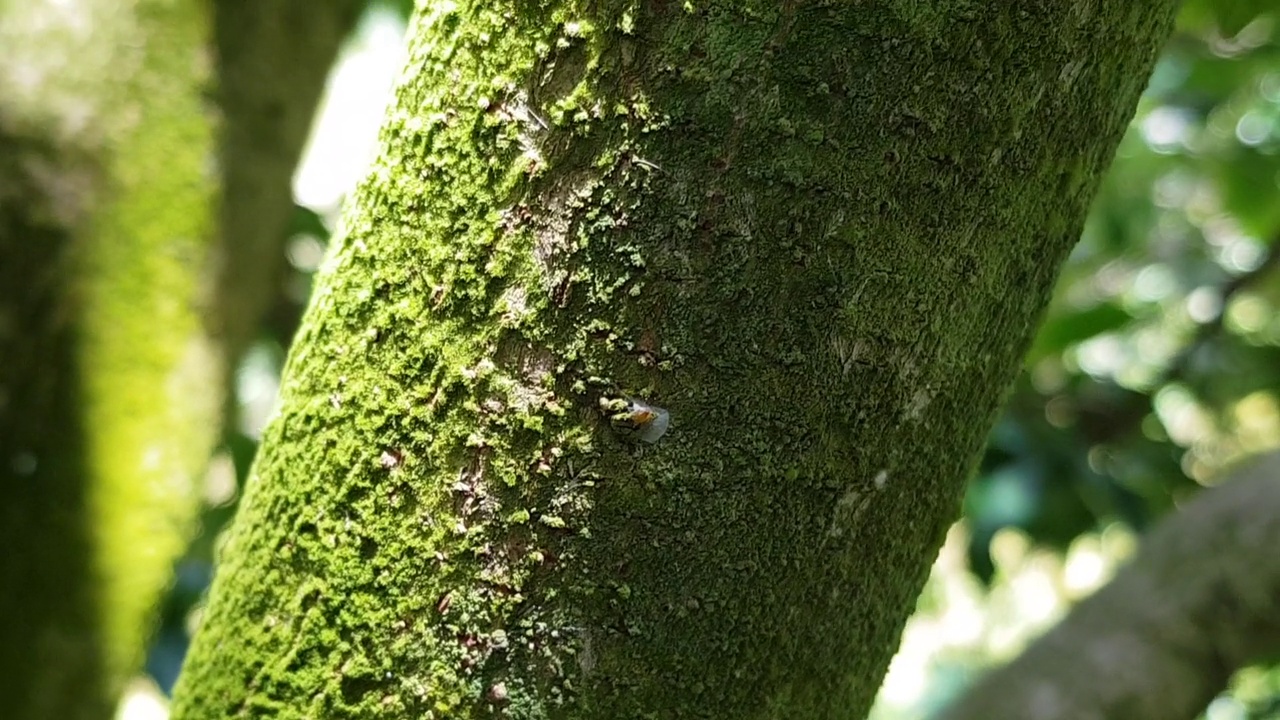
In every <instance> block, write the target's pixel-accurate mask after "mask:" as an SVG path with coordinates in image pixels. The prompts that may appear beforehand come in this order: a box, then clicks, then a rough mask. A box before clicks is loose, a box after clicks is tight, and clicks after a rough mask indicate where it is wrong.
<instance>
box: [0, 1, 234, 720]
mask: <svg viewBox="0 0 1280 720" xmlns="http://www.w3.org/2000/svg"><path fill="white" fill-rule="evenodd" d="M207 35H208V24H207V22H206V18H205V17H204V16H203V15H202V13H201V12H200V8H199V6H198V5H197V4H196V3H187V2H165V1H159V0H157V1H148V0H139V1H135V2H120V1H119V0H102V1H97V2H80V3H71V4H68V3H60V2H27V1H22V2H19V1H18V0H5V1H4V2H0V48H4V50H3V51H2V52H0V547H2V548H3V551H2V552H0V588H2V590H0V637H3V642H0V698H3V703H4V711H3V715H4V717H5V718H12V719H14V720H27V719H31V720H35V719H37V718H40V719H45V718H71V719H80V718H104V717H109V716H110V714H111V712H112V709H113V707H114V702H115V696H116V693H117V692H118V691H119V689H120V686H121V685H122V683H123V680H124V678H125V677H126V676H127V675H128V674H129V673H131V672H134V671H136V670H137V667H138V665H139V663H140V661H141V659H142V652H143V648H144V641H145V639H146V633H147V630H148V628H149V624H150V613H151V610H152V605H153V603H155V602H156V601H157V600H158V598H159V594H160V592H161V591H162V590H163V589H164V586H165V584H166V583H167V581H168V578H169V573H170V569H171V563H172V562H173V560H174V559H175V558H176V557H177V555H178V554H179V553H180V552H181V551H182V549H183V548H184V546H185V541H186V539H187V533H188V531H189V529H190V528H189V524H190V521H191V520H192V519H193V516H194V513H195V511H196V509H197V499H198V483H197V480H198V478H199V477H200V473H201V471H202V470H203V468H204V465H205V463H206V462H207V460H208V456H209V451H210V449H211V445H212V442H213V440H214V438H215V437H216V433H217V422H216V418H217V412H216V411H217V407H218V403H219V402H220V401H221V391H220V390H219V388H218V385H217V383H216V379H217V378H218V377H220V370H218V368H217V365H216V360H217V358H216V355H215V354H214V353H213V351H212V348H211V347H210V345H209V343H208V340H207V336H206V334H205V329H204V327H203V326H202V324H201V321H200V316H199V311H200V307H199V303H200V301H201V300H202V298H201V296H200V290H201V288H202V285H203V283H202V279H203V278H202V277H201V272H202V271H203V270H204V266H205V264H206V262H207V261H206V251H207V248H208V242H207V241H208V239H209V236H210V230H211V228H210V225H209V223H210V218H211V214H212V210H213V207H212V197H213V194H212V188H213V183H212V182H211V181H210V178H209V175H208V170H209V163H210V160H211V154H212V124H211V122H210V120H209V118H208V117H206V116H205V108H204V107H203V105H202V101H201V99H200V98H201V92H202V90H203V83H204V82H205V81H206V80H207V77H206V69H207V67H208V64H209V63H208V57H207V52H206V48H207V44H206V43H207Z"/></svg>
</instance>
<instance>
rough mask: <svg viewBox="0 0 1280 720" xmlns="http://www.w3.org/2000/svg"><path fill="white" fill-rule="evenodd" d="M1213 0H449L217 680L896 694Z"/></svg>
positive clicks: (274, 451) (198, 700)
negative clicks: (1041, 336) (1164, 76)
mask: <svg viewBox="0 0 1280 720" xmlns="http://www.w3.org/2000/svg"><path fill="white" fill-rule="evenodd" d="M1173 5H1174V3H1173V2H1158V3H1148V4H1144V5H1142V6H1137V5H1134V4H1132V3H1125V2H1119V1H1118V0H1116V1H1112V0H1106V1H1104V2H1102V3H1095V4H1093V5H1089V6H1088V7H1087V8H1086V7H1084V6H1078V5H1069V4H1057V3H1041V4H1032V5H1026V4H1022V5H1019V6H1018V7H1016V8H1014V7H1012V6H1009V5H1007V4H1000V3H931V2H913V3H907V2H884V3H856V4H855V3H847V4H829V3H828V4H822V3H798V2H797V3H793V2H782V3H779V2H775V1H774V0H768V1H767V2H766V1H764V0H761V1H760V2H727V1H725V2H701V3H695V2H691V3H684V4H678V3H667V2H646V3H637V2H616V1H614V2H603V3H576V2H547V3H542V4H539V5H536V6H535V5H533V4H530V3H524V2H483V3H482V2H449V3H428V4H426V6H425V10H424V11H423V12H421V14H419V15H418V17H417V18H416V20H415V22H414V24H413V29H412V32H413V42H412V44H411V51H410V61H409V67H408V70H407V72H406V73H405V75H404V77H403V79H402V83H401V85H400V87H399V89H398V94H397V100H396V103H395V105H394V107H393V108H392V110H391V112H390V115H389V117H388V120H387V123H386V125H385V127H384V129H383V133H382V144H383V150H382V155H381V158H380V160H379V161H378V162H377V163H376V165H375V167H374V169H373V170H372V172H371V173H370V175H369V177H368V178H367V179H366V180H365V181H364V182H363V184H362V185H361V187H360V189H359V191H358V194H357V197H356V198H355V201H354V202H353V203H352V204H351V205H350V206H349V207H348V209H347V212H346V215H345V220H344V230H343V234H342V237H341V240H340V241H339V242H338V243H337V244H336V246H335V248H334V252H333V254H332V256H331V257H330V259H329V262H328V264H327V266H326V268H325V270H324V272H323V275H322V278H321V280H320V282H319V284H318V286H317V289H316V292H315V295H314V299H313V302H312V305H311V308H310V309H309V311H308V314H307V318H306V320H305V321H304V325H303V329H302V331H301V333H300V335H299V337H298V339H297V342H296V345H295V347H294V349H293V351H292V354H291V357H290V360H289V363H288V367H287V369H286V373H285V375H286V377H285V380H284V398H283V408H282V410H281V413H280V415H279V417H278V418H276V420H275V421H274V422H273V424H272V425H271V427H270V429H269V431H268V433H267V436H266V438H265V442H264V446H263V454H262V456H261V458H260V460H259V462H258V464H257V466H256V469H255V472H254V475H253V478H252V479H251V481H250V486H249V489H248V492H247V495H246V497H245V501H244V505H243V506H242V510H241V515H240V516H239V517H238V518H237V520H236V524H235V526H234V528H233V530H232V532H231V536H230V538H229V542H228V544H227V546H226V548H225V553H224V555H223V558H222V566H221V569H220V571H219V575H218V578H217V580H216V582H215V586H214V589H213V592H212V596H211V598H210V604H209V608H208V612H207V614H206V616H205V622H204V626H203V628H202V630H201V632H200V634H199V635H198V637H197V639H196V643H195V645H194V647H193V652H192V655H191V657H190V658H189V660H188V664H187V666H186V668H185V670H184V674H183V677H182V678H181V679H180V681H179V687H178V690H177V696H176V699H175V708H174V710H175V714H176V717H177V718H179V719H183V720H191V719H193V718H214V717H225V716H228V715H237V716H255V715H266V714H270V715H272V716H274V717H280V718H301V717H311V716H319V715H323V716H327V717H375V716H376V717H414V718H420V717H436V718H446V717H447V718H466V717H488V716H491V715H502V716H506V717H512V718H561V717H565V718H569V717H573V718H636V717H651V718H677V717H678V718H695V717H707V718H733V719H734V720H739V719H741V718H762V719H763V718H797V717H799V718H813V719H815V720H820V719H823V718H847V717H857V716H859V715H860V714H861V713H862V712H864V711H865V710H866V708H867V707H868V706H869V704H870V702H871V699H872V697H873V696H874V694H875V690H876V688H877V686H878V684H879V680H880V677H881V675H882V673H883V671H884V668H885V666H886V664H887V663H888V661H889V658H890V656H891V655H892V653H893V650H894V648H895V646H896V644H897V639H898V634H899V632H900V630H901V627H902V624H903V622H904V621H905V619H906V617H907V615H908V614H909V612H910V610H911V608H912V606H913V603H914V599H915V596H916V593H917V592H918V591H919V588H920V586H921V584H922V583H923V581H924V578H925V575H926V573H927V570H928V566H929V564H930V561H931V560H932V558H933V555H934V553H935V551H936V549H937V547H938V545H939V543H940V542H941V540H942V535H943V531H944V529H945V528H946V527H947V525H948V524H949V523H950V521H951V520H952V519H953V517H954V516H955V514H956V512H957V509H958V500H959V496H960V492H961V489H962V487H963V483H964V480H965V477H966V474H967V473H968V472H969V469H970V467H971V464H972V461H973V458H974V456H975V454H976V453H977V451H978V450H979V448H980V447H981V444H982V440H983V438H984V436H985V434H986V431H987V430H988V428H989V426H990V423H991V422H992V419H993V417H994V413H995V412H996V409H997V407H998V405H999V402H1000V399H1001V397H1002V395H1003V393H1004V391H1005V389H1006V387H1007V386H1008V384H1009V382H1010V381H1011V380H1012V378H1013V377H1014V374H1015V372H1016V370H1017V368H1018V365H1019V360H1020V358H1021V355H1022V352H1023V350H1024V348H1025V347H1026V344H1027V341H1028V339H1029V336H1030V334H1031V332H1032V330H1033V328H1034V326H1035V324H1036V321H1037V319H1038V317H1039V315H1040V313H1041V311H1042V309H1043V307H1044V305H1045V302H1046V299H1047V296H1048V293H1049V290H1050V287H1051V285H1052V283H1053V280H1054V277H1055V274H1056V272H1057V269H1058V266H1059V263H1060V261H1061V260H1062V258H1063V257H1064V256H1065V254H1066V253H1067V251H1068V250H1069V248H1070V247H1071V245H1072V243H1073V241H1074V240H1075V238H1076V235H1077V232H1078V230H1079V227H1080V223H1081V220H1082V217H1083V214H1084V212H1085V208H1086V206H1087V204H1088V201H1089V198H1090V196H1091V194H1092V193H1093V191H1094V188H1095V186H1096V183H1097V180H1098V177H1099V174H1100V173H1101V172H1102V171H1103V169H1104V168H1105V166H1106V164H1107V163H1108V161H1109V160H1110V157H1111V153H1112V152H1113V150H1114V147H1115V144H1116V141H1117V140H1118V138H1119V136H1120V133H1121V132H1122V130H1123V128H1124V126H1125V122H1126V120H1127V119H1128V117H1129V115H1130V113H1131V112H1132V109H1133V106H1134V103H1135V102H1136V99H1137V96H1138V93H1139V91H1140V90H1141V88H1142V85H1143V83H1144V82H1145V79H1146V76H1147V73H1148V71H1149V70H1150V67H1151V63H1152V60H1153V58H1154V55H1155V52H1156V49H1157V48H1158V46H1159V44H1160V41H1161V40H1162V38H1163V37H1164V35H1165V33H1166V32H1167V30H1168V28H1169V25H1170V22H1171V16H1172V12H1173ZM627 398H639V399H643V400H645V401H647V402H650V403H652V404H654V405H656V406H660V407H661V408H664V409H666V410H668V411H669V413H670V414H669V418H670V428H669V430H668V431H667V433H666V434H665V435H664V436H663V437H662V438H660V439H659V441H658V442H657V443H656V444H647V443H643V442H641V443H637V442H634V439H635V437H634V436H635V434H636V433H634V432H628V431H634V430H635V428H634V427H628V425H634V424H635V422H636V421H640V422H641V423H643V421H644V419H645V418H644V416H643V415H636V416H635V417H632V418H628V417H627V414H628V405H627V400H626V399H627ZM619 415H621V416H622V417H614V416H619ZM641 430H642V432H641V434H644V433H643V428H641Z"/></svg>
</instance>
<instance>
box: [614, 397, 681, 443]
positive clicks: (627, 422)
mask: <svg viewBox="0 0 1280 720" xmlns="http://www.w3.org/2000/svg"><path fill="white" fill-rule="evenodd" d="M600 408H601V409H602V410H604V411H605V412H607V413H609V424H610V425H612V426H613V429H614V430H616V431H617V432H618V434H620V435H622V436H623V437H626V438H629V439H634V440H638V441H640V442H645V443H651V444H652V443H656V442H658V439H659V438H661V437H662V436H663V435H665V434H666V433H667V428H669V427H671V413H669V412H667V411H666V410H665V409H664V408H660V407H658V406H657V405H650V404H649V403H647V402H644V401H643V400H636V399H635V398H603V397H602V398H600Z"/></svg>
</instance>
